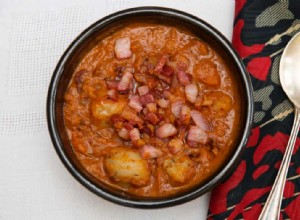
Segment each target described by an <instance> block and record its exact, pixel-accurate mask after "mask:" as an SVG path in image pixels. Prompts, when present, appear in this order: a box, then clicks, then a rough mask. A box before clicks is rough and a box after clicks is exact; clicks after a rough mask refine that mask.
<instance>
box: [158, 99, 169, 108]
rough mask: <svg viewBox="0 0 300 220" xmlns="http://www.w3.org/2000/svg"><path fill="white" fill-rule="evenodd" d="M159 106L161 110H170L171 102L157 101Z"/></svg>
mask: <svg viewBox="0 0 300 220" xmlns="http://www.w3.org/2000/svg"><path fill="white" fill-rule="evenodd" d="M157 104H158V105H159V107H161V108H168V106H169V105H170V101H169V100H166V99H159V100H158V101H157Z"/></svg>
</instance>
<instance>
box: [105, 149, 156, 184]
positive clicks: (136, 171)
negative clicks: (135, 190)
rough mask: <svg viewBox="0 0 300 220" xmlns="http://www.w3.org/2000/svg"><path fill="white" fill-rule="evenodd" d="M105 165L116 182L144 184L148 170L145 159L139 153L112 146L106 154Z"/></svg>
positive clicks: (147, 177) (148, 173)
mask: <svg viewBox="0 0 300 220" xmlns="http://www.w3.org/2000/svg"><path fill="white" fill-rule="evenodd" d="M105 167H106V170H107V172H108V174H109V175H110V176H111V177H112V178H113V179H114V180H115V181H117V182H123V183H131V184H132V185H135V186H143V185H146V184H147V182H148V181H149V178H150V171H149V167H148V163H147V161H146V160H144V159H142V157H141V156H140V154H139V153H137V152H135V151H133V150H132V149H127V148H124V147H117V148H113V149H112V150H111V151H110V152H109V153H108V154H107V156H106V159H105Z"/></svg>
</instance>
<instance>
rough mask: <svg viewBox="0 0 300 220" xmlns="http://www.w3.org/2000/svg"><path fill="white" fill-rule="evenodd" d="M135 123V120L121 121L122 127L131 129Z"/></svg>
mask: <svg viewBox="0 0 300 220" xmlns="http://www.w3.org/2000/svg"><path fill="white" fill-rule="evenodd" d="M134 125H135V122H133V121H131V122H128V121H127V122H124V123H123V127H124V128H125V129H126V130H128V131H131V130H132V129H133V126H134Z"/></svg>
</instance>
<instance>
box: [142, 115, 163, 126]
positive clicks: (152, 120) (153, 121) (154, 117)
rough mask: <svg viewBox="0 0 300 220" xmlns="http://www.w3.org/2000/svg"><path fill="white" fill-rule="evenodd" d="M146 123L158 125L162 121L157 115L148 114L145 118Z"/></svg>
mask: <svg viewBox="0 0 300 220" xmlns="http://www.w3.org/2000/svg"><path fill="white" fill-rule="evenodd" d="M144 119H145V120H146V121H149V122H150V123H151V124H153V125H156V124H157V123H158V122H159V121H160V120H159V118H158V117H157V115H156V114H155V113H152V112H150V113H148V114H147V115H146V116H145V118H144Z"/></svg>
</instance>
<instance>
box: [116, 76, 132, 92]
mask: <svg viewBox="0 0 300 220" xmlns="http://www.w3.org/2000/svg"><path fill="white" fill-rule="evenodd" d="M132 79H133V76H132V74H131V73H130V72H129V71H125V72H124V74H123V76H122V78H121V81H120V82H119V84H118V88H117V89H118V91H126V90H128V89H129V87H130V84H131V83H132Z"/></svg>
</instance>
